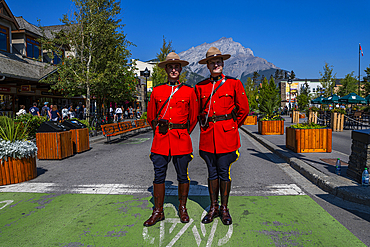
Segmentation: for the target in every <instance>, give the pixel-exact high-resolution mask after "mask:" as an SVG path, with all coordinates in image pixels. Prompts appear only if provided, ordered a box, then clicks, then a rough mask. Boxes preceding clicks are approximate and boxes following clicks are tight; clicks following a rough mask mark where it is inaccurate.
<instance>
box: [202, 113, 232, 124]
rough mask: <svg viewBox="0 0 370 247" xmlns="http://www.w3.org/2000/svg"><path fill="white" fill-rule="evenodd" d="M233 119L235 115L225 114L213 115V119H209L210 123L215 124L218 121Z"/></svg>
mask: <svg viewBox="0 0 370 247" xmlns="http://www.w3.org/2000/svg"><path fill="white" fill-rule="evenodd" d="M232 118H233V115H232V114H231V113H230V114H225V115H218V116H217V115H213V116H212V117H209V118H208V119H209V121H211V122H213V123H216V122H218V121H223V120H229V119H232Z"/></svg>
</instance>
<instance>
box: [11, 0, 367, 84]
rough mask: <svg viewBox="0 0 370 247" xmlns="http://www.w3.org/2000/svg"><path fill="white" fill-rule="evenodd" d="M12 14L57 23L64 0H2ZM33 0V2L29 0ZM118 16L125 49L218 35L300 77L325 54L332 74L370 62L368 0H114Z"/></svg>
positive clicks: (145, 52)
mask: <svg viewBox="0 0 370 247" xmlns="http://www.w3.org/2000/svg"><path fill="white" fill-rule="evenodd" d="M6 3H7V4H8V6H9V8H10V10H11V11H12V12H13V14H14V16H23V17H24V18H25V19H26V20H27V21H28V22H31V23H33V24H36V25H37V20H38V19H40V20H41V24H42V25H45V26H48V25H58V24H60V21H59V19H60V18H61V17H62V15H63V14H65V13H68V12H70V11H71V9H72V7H73V3H72V2H71V1H69V0H56V1H50V0H48V1H46V0H38V1H29V0H28V1H25V0H6ZM36 3H37V4H36ZM121 8H122V11H121V15H120V16H119V18H121V19H122V23H123V24H125V27H124V28H123V31H124V33H125V34H126V35H127V39H128V40H129V41H131V42H133V43H134V44H135V45H136V47H131V48H130V50H131V53H132V57H133V58H136V59H139V60H143V61H146V60H149V59H152V58H154V57H155V56H156V54H157V53H158V52H159V49H160V47H161V46H162V38H163V36H165V37H166V39H167V40H171V41H172V46H173V47H174V49H175V50H176V52H178V53H179V52H182V51H185V50H187V49H189V48H191V47H193V46H197V45H200V44H202V43H205V42H206V43H211V42H214V41H216V40H218V39H220V38H222V37H227V38H230V37H231V38H233V40H234V41H236V42H239V43H241V44H242V45H243V46H244V47H247V48H250V49H251V50H252V51H253V52H254V55H255V56H257V57H262V58H264V59H266V60H267V61H269V62H272V63H273V64H275V65H276V66H278V67H280V68H282V69H286V70H289V71H290V70H294V72H295V74H296V76H297V77H299V78H303V79H304V78H307V79H314V78H319V77H320V74H319V72H320V71H321V72H322V71H323V66H324V65H325V62H327V63H328V64H329V65H331V66H333V72H334V73H336V74H337V78H343V77H344V76H345V75H346V74H349V73H351V72H352V71H354V72H355V75H356V76H358V64H359V54H358V49H359V43H361V46H362V49H363V52H364V56H361V77H362V76H363V75H364V72H363V70H364V69H365V68H366V67H369V66H370V1H369V0H358V1H343V0H336V1H327V0H321V1H316V0H311V1H296V0H295V1H291V0H280V1H270V0H268V1H263V0H260V1H247V0H244V1H235V0H234V1H219V0H214V1H193V0H188V1H153V0H151V1H147V0H142V1H135V0H131V1H125V0H122V1H121Z"/></svg>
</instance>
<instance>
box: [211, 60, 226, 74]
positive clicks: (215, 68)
mask: <svg viewBox="0 0 370 247" xmlns="http://www.w3.org/2000/svg"><path fill="white" fill-rule="evenodd" d="M207 68H208V69H209V72H211V75H212V76H217V75H219V74H221V73H222V70H223V68H224V61H223V60H222V58H220V57H219V58H213V59H211V60H209V61H208V62H207Z"/></svg>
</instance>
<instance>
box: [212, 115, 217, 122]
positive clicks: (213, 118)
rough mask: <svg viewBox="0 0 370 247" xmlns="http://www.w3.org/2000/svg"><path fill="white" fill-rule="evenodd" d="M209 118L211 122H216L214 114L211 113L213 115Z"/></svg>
mask: <svg viewBox="0 0 370 247" xmlns="http://www.w3.org/2000/svg"><path fill="white" fill-rule="evenodd" d="M211 120H212V122H213V123H216V115H213V116H212V117H211Z"/></svg>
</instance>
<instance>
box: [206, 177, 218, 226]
mask: <svg viewBox="0 0 370 247" xmlns="http://www.w3.org/2000/svg"><path fill="white" fill-rule="evenodd" d="M208 191H209V197H210V199H211V208H210V209H209V211H208V213H207V215H206V216H204V218H203V219H202V223H203V224H208V223H211V222H212V221H213V219H214V218H216V217H218V216H220V214H219V209H218V191H219V181H218V179H214V180H209V179H208Z"/></svg>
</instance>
